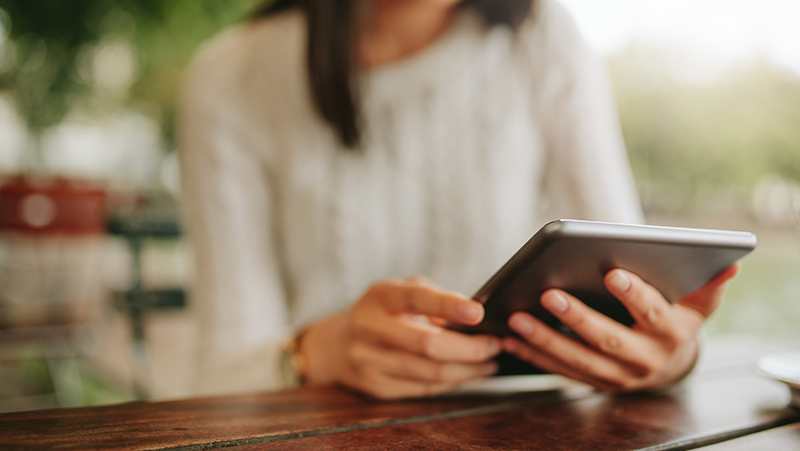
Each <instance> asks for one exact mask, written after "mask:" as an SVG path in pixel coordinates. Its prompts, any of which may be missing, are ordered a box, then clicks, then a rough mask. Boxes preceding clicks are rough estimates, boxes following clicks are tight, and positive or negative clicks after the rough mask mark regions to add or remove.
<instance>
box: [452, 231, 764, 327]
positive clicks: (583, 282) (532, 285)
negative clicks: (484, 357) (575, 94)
mask: <svg viewBox="0 0 800 451" xmlns="http://www.w3.org/2000/svg"><path fill="white" fill-rule="evenodd" d="M565 243H566V244H565ZM756 244H757V239H756V236H755V235H754V234H752V233H749V232H734V231H727V230H711V229H695V228H682V227H663V226H649V225H634V224H618V223H608V222H595V221H581V220H570V219H562V220H558V221H553V222H550V223H548V224H546V225H545V226H544V227H542V228H541V229H540V230H539V231H538V232H537V233H536V234H534V235H533V237H531V238H530V239H529V240H528V242H526V243H525V245H523V246H522V247H521V248H520V249H519V251H517V253H516V254H514V256H513V257H511V259H509V260H508V261H507V262H506V264H505V265H503V266H502V267H501V268H500V270H498V271H497V272H496V273H495V274H494V275H493V276H492V277H491V278H490V279H489V280H488V281H487V282H486V283H485V284H484V285H483V286H482V287H481V288H480V289H479V290H478V291H477V292H476V293H475V295H474V296H473V299H475V300H477V301H479V302H481V303H482V304H484V308H485V309H486V316H485V318H484V321H483V322H481V324H479V325H477V326H471V327H465V328H459V329H460V330H464V331H468V332H473V333H490V334H496V335H512V332H511V331H510V330H509V329H508V326H507V321H508V316H509V315H510V314H511V313H513V312H514V311H518V310H525V311H528V312H530V313H531V314H533V315H535V316H537V317H539V318H540V319H542V320H543V321H545V322H546V323H548V324H549V325H551V326H553V327H555V328H557V329H562V331H564V332H568V330H564V329H565V328H564V327H563V325H562V324H561V323H560V322H559V321H558V320H556V319H555V317H553V316H552V315H550V314H549V313H548V312H547V311H546V310H544V309H543V308H542V307H541V306H540V305H539V298H540V296H541V293H543V292H544V291H545V290H547V289H549V288H561V289H564V290H565V291H567V292H570V293H571V294H574V295H576V296H577V297H579V298H582V300H583V301H584V302H586V303H587V304H588V305H590V306H591V307H593V308H595V309H596V310H598V311H601V312H603V313H605V314H607V315H608V316H610V317H612V318H614V319H616V320H617V321H619V322H621V323H623V324H627V325H631V324H632V319H631V318H630V316H629V315H628V314H627V311H626V310H625V309H624V307H622V304H621V303H619V301H617V300H616V299H615V298H613V296H611V294H610V293H608V291H607V290H606V289H605V287H604V286H603V284H602V278H603V276H604V275H605V273H606V272H608V271H610V270H611V269H614V268H623V269H626V270H628V271H631V272H633V273H636V274H637V275H639V276H640V277H642V278H643V279H644V280H645V281H646V282H648V283H650V284H651V285H653V286H654V287H656V288H657V289H659V291H661V292H662V294H664V296H665V298H666V299H667V300H668V301H669V302H677V301H678V300H680V299H682V298H683V297H685V296H686V295H688V294H689V293H691V292H692V291H694V290H696V289H697V288H700V287H701V286H702V285H703V284H705V283H707V282H708V281H709V280H711V279H712V278H713V277H714V276H716V275H717V274H719V273H720V272H721V271H723V270H725V269H726V268H728V267H729V266H730V265H732V264H734V263H735V262H736V261H738V260H739V259H741V258H742V257H744V256H745V255H746V254H748V253H749V252H750V251H752V250H753V249H754V248H755V246H756ZM554 246H555V247H554ZM559 246H560V247H561V248H562V249H561V250H559V249H558V247H559ZM551 254H552V255H551ZM542 258H547V259H549V260H548V261H547V268H548V269H547V270H544V269H543V268H544V267H545V265H544V263H543V262H542V261H539V260H541V259H542ZM532 265H538V266H532ZM537 269H538V270H537ZM526 271H527V274H526ZM531 271H534V272H533V273H532V272H531ZM548 271H551V272H552V271H556V272H559V271H560V274H548ZM582 272H583V273H586V274H582ZM523 276H524V277H526V280H523V281H520V280H517V279H518V278H520V277H523ZM559 280H560V281H565V283H566V285H567V286H559V283H558V281H559ZM526 283H528V285H529V286H526ZM521 293H524V296H525V299H524V300H520V299H521V296H522V295H523V294H521ZM509 297H513V299H512V300H511V301H509V299H508V298H509ZM587 298H589V299H587ZM504 303H505V304H513V305H503V304H504ZM522 304H524V305H525V306H526V308H519V307H520V305H522Z"/></svg>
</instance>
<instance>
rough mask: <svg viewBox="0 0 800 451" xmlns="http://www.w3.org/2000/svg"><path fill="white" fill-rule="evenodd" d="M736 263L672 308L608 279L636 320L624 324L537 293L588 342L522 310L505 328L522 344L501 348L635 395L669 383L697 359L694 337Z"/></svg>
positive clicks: (631, 280) (646, 288)
mask: <svg viewBox="0 0 800 451" xmlns="http://www.w3.org/2000/svg"><path fill="white" fill-rule="evenodd" d="M739 267H740V265H739V264H738V263H737V264H735V265H733V266H731V267H730V268H728V269H726V270H725V271H723V272H722V273H721V274H719V275H718V276H717V277H715V278H714V279H713V280H711V281H710V282H709V283H707V284H706V285H704V286H703V287H701V288H699V289H698V290H696V291H694V292H693V293H691V294H690V295H688V296H686V297H685V298H684V299H682V300H681V301H680V302H677V303H675V304H670V303H669V302H667V300H666V299H664V296H662V295H661V293H660V292H659V291H658V290H656V289H655V288H653V287H652V286H651V285H648V284H647V283H645V282H644V281H643V280H642V279H641V278H639V277H638V276H636V275H634V274H631V273H630V272H627V271H624V270H622V269H614V270H612V271H609V272H608V274H606V276H605V285H606V287H607V288H608V290H609V291H610V292H611V293H612V294H613V295H614V296H615V297H616V298H617V299H619V300H620V301H621V302H622V304H623V305H625V307H626V308H627V309H628V312H629V313H630V314H631V316H632V317H633V319H634V320H635V322H636V323H635V325H634V326H633V327H626V326H624V325H622V324H620V323H618V322H616V321H614V320H613V319H611V318H609V317H607V316H605V315H603V314H602V313H599V312H597V311H595V310H594V309H592V308H590V307H587V306H586V305H585V304H584V303H583V302H581V301H580V300H578V299H576V298H575V297H573V296H570V295H569V294H567V293H566V292H564V291H562V290H556V289H551V290H548V291H546V292H544V293H543V294H542V297H541V303H542V306H543V307H544V308H545V309H547V310H548V311H549V312H550V313H552V314H553V315H555V316H556V318H558V319H559V320H561V321H562V322H563V323H564V324H565V325H566V326H567V327H569V328H570V329H572V330H573V331H574V332H575V333H576V334H578V335H579V336H580V337H581V338H582V339H583V340H584V342H585V343H581V342H578V341H576V340H573V339H571V338H569V337H567V336H566V335H563V334H561V333H559V332H556V331H555V330H553V329H552V328H550V327H549V326H547V325H545V324H544V323H543V322H541V321H540V320H538V319H536V318H534V317H533V316H531V315H529V314H528V313H525V312H517V313H514V314H513V315H511V317H510V318H509V321H508V324H509V326H510V327H511V329H512V330H514V331H515V332H516V333H518V334H519V335H520V337H522V338H523V339H524V342H523V341H521V340H520V339H517V338H506V339H504V341H503V348H504V349H505V351H506V352H509V353H511V354H514V355H516V356H517V357H519V358H520V359H522V360H525V361H528V362H530V363H532V364H533V365H535V366H537V367H539V368H541V369H543V370H545V371H549V372H551V373H558V374H562V375H564V376H567V377H570V378H572V379H576V380H579V381H581V382H585V383H587V384H590V385H592V386H594V387H596V388H598V389H600V390H607V391H632V390H642V389H648V388H655V387H659V386H663V385H666V384H670V383H672V382H675V381H677V380H680V379H681V378H682V377H684V376H685V375H686V374H687V373H688V372H689V371H691V369H692V367H693V366H694V363H695V360H696V359H697V352H698V349H697V339H696V335H697V332H698V330H699V329H700V327H701V326H702V325H703V322H704V321H705V320H706V318H708V316H709V315H711V313H713V312H714V310H716V309H717V307H718V306H719V305H720V303H721V302H722V298H723V293H724V291H725V287H726V285H727V281H728V280H730V279H731V278H732V277H734V276H735V275H736V274H737V273H738V272H739Z"/></svg>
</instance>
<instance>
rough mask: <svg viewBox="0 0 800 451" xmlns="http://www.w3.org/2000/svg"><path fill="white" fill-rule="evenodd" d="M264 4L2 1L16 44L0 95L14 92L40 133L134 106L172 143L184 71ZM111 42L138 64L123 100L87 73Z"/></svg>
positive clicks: (3, 68)
mask: <svg viewBox="0 0 800 451" xmlns="http://www.w3.org/2000/svg"><path fill="white" fill-rule="evenodd" d="M257 2H258V0H226V1H218V0H70V1H63V0H34V1H29V0H24V1H20V0H0V9H1V10H2V11H0V21H1V22H0V24H2V27H3V28H4V29H5V31H6V33H7V34H8V36H9V38H10V41H11V44H10V45H9V43H8V42H7V43H6V46H5V47H6V51H4V56H3V57H2V58H3V62H2V64H0V90H8V91H11V92H12V93H13V95H14V98H15V101H16V103H17V107H18V109H19V111H20V113H21V114H22V116H23V117H24V119H25V120H26V122H27V123H28V125H29V127H30V128H31V129H32V130H33V131H34V132H37V131H41V130H43V129H44V128H46V127H48V126H51V125H54V124H56V123H58V122H59V121H60V120H61V119H62V118H63V117H64V115H65V114H66V113H67V112H68V111H69V110H70V108H72V107H75V106H77V107H78V108H80V109H81V110H83V111H84V112H87V113H89V114H95V115H103V114H105V113H108V111H109V110H113V109H115V108H119V107H120V106H122V105H129V106H130V105H132V106H134V107H139V108H140V109H143V110H145V111H146V112H147V113H148V114H151V115H156V116H159V117H158V119H160V121H161V123H162V124H163V127H164V133H165V136H166V137H167V138H168V139H169V138H170V137H171V135H172V123H173V117H174V110H175V101H176V96H177V92H178V86H179V84H180V79H181V74H182V70H183V68H184V67H185V66H186V64H187V63H188V61H189V60H190V58H191V56H192V54H193V53H194V52H195V51H196V49H197V47H198V45H199V44H200V43H202V42H203V41H204V40H206V39H208V38H209V37H210V36H211V35H213V34H214V33H216V32H217V31H219V30H220V29H221V28H223V27H225V26H228V25H230V24H232V23H236V22H238V21H243V20H246V18H247V17H248V14H249V12H250V11H251V10H252V8H253V6H254V5H255V4H256V3H257ZM108 40H113V41H115V42H123V43H125V44H127V45H128V46H130V48H131V51H132V53H133V56H134V59H135V62H136V63H137V64H136V66H137V70H136V73H135V82H134V83H133V85H132V86H131V87H130V89H129V90H127V91H126V92H125V95H124V97H123V98H115V96H114V95H111V94H109V93H103V92H98V91H100V90H98V89H97V88H96V86H93V83H92V80H91V79H87V77H86V76H85V75H84V74H83V73H84V72H86V70H85V68H81V67H80V66H81V64H88V63H87V61H86V58H84V57H83V56H84V55H86V54H87V52H89V51H90V50H91V49H92V47H93V46H96V45H98V44H100V43H101V42H103V41H108Z"/></svg>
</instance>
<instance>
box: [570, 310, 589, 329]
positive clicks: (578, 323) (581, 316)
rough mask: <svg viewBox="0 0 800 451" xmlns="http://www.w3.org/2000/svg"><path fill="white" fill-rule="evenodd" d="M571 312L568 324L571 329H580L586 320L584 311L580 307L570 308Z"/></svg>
mask: <svg viewBox="0 0 800 451" xmlns="http://www.w3.org/2000/svg"><path fill="white" fill-rule="evenodd" d="M571 310H572V314H571V315H570V316H569V326H570V328H573V329H580V328H581V327H583V326H584V324H585V323H586V322H587V321H586V316H587V315H586V312H585V311H583V310H582V309H571Z"/></svg>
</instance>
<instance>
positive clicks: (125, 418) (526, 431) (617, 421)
mask: <svg viewBox="0 0 800 451" xmlns="http://www.w3.org/2000/svg"><path fill="white" fill-rule="evenodd" d="M736 348H737V349H736V350H738V351H741V348H740V347H738V345H737V347H736ZM759 352H760V351H759ZM741 354H742V353H741V352H734V353H732V354H731V356H734V357H735V358H734V357H726V358H724V359H722V361H720V362H719V364H715V365H714V366H713V367H708V369H705V370H702V371H699V373H698V374H696V375H695V376H693V377H692V378H690V379H689V380H688V381H686V382H685V383H684V384H683V385H681V386H679V387H676V388H674V389H673V390H672V391H670V392H668V393H662V394H649V395H646V394H638V395H617V396H613V395H607V394H601V393H596V392H592V391H587V390H585V389H579V388H577V389H574V390H570V391H566V392H532V393H521V394H520V393H518V394H513V393H512V394H505V395H493V396H488V395H483V396H476V395H472V396H465V395H459V396H450V397H440V398H432V399H425V400H411V401H402V402H378V401H373V400H369V399H365V398H363V397H360V396H357V395H354V394H352V393H349V392H346V391H343V390H338V389H335V388H303V389H298V390H287V391H281V392H273V393H260V394H252V395H241V396H228V397H217V398H200V399H190V400H182V401H170V402H157V403H131V404H123V405H117V406H106V407H92V408H79V409H56V410H44V411H38V412H21V413H12V414H4V415H0V449H2V450H7V449H8V450H15V449H36V450H39V449H65V450H74V449H126V450H127V449H173V450H199V449H219V448H234V449H237V450H250V451H253V450H262V449H279V450H295V449H306V448H311V449H345V450H346V449H381V450H383V449H389V450H391V449H472V450H488V449H498V450H510V449H551V450H561V449H569V450H581V449H591V450H601V451H602V450H617V449H642V448H643V449H648V450H650V451H663V450H683V449H695V448H698V447H702V446H707V445H711V444H714V443H719V442H725V443H727V442H730V443H731V444H732V445H735V444H736V443H737V442H738V440H740V439H738V437H742V436H745V435H749V436H750V437H756V436H759V435H760V434H757V433H758V432H759V431H765V430H767V429H770V428H776V427H779V426H782V425H783V424H790V423H793V422H797V421H800V412H798V411H796V410H791V409H787V408H786V405H787V404H788V400H789V394H788V390H786V387H785V386H783V385H781V384H778V383H776V382H774V381H771V380H767V379H763V378H759V377H757V376H755V375H753V373H752V369H751V368H752V367H751V363H748V362H750V361H752V360H750V359H748V361H747V362H744V363H745V364H743V363H742V362H740V361H739V357H736V356H741ZM722 355H724V354H722ZM730 362H733V363H734V364H732V365H731V364H728V363H730ZM776 430H777V429H776ZM787 430H788V431H792V429H787ZM781 431H783V429H781ZM767 432H769V431H767ZM751 434H752V435H751ZM794 434H795V433H794V432H785V433H781V434H780V435H776V436H771V435H770V436H768V435H763V436H762V437H767V439H769V440H774V443H783V442H781V441H780V440H790V439H791V438H792V437H794ZM745 438H747V437H745ZM735 449H745V448H735Z"/></svg>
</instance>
